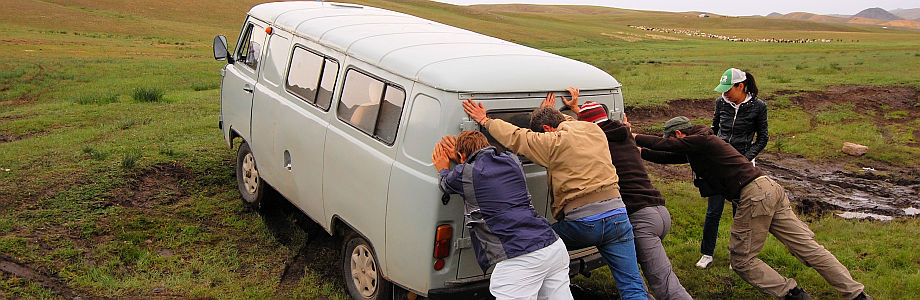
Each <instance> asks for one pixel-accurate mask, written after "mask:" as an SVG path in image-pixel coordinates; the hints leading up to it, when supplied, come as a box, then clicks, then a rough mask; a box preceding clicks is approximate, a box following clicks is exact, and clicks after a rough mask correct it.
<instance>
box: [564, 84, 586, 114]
mask: <svg viewBox="0 0 920 300" xmlns="http://www.w3.org/2000/svg"><path fill="white" fill-rule="evenodd" d="M565 90H566V91H569V94H570V95H572V98H571V99H565V96H560V98H562V103H565V106H568V107H569V109H571V110H572V111H573V112H575V113H576V114H577V113H578V112H579V111H581V108H580V107H578V89H577V88H575V87H569V88H567V89H565Z"/></svg>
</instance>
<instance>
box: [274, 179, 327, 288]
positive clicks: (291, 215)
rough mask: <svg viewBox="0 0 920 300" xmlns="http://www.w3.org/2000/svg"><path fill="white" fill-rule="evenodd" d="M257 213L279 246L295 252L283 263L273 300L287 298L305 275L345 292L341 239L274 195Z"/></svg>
mask: <svg viewBox="0 0 920 300" xmlns="http://www.w3.org/2000/svg"><path fill="white" fill-rule="evenodd" d="M259 214H260V215H261V216H262V220H263V221H264V222H265V225H266V226H268V228H269V230H270V231H271V233H272V235H273V236H274V237H275V239H276V240H277V241H278V242H279V243H281V244H282V245H284V246H286V247H287V248H290V249H297V250H296V251H295V252H294V253H292V255H293V256H292V257H291V258H290V260H289V261H288V262H287V263H286V264H285V267H284V272H282V274H281V277H280V279H279V284H278V288H277V289H276V291H275V298H276V299H285V298H287V295H290V294H291V292H293V291H294V289H296V288H297V287H298V286H299V285H300V281H301V279H302V278H303V277H305V276H307V275H308V274H309V275H315V276H314V277H315V278H324V279H326V280H325V281H331V282H333V284H335V285H336V286H338V287H341V288H342V289H344V287H345V283H344V281H343V276H342V271H341V268H340V267H339V266H340V265H341V253H340V251H341V240H339V239H338V238H337V237H334V236H331V235H329V234H328V233H326V231H325V230H324V229H323V228H322V227H321V226H320V225H319V224H317V223H316V222H313V220H312V219H310V218H309V217H307V215H306V214H304V213H303V212H301V211H300V209H298V208H297V207H296V206H294V205H293V204H291V203H290V202H288V201H287V200H285V199H284V198H282V197H281V196H280V195H278V194H277V193H272V195H271V197H269V201H267V203H265V204H263V206H262V209H261V210H260V211H259ZM304 236H305V237H306V238H304Z"/></svg>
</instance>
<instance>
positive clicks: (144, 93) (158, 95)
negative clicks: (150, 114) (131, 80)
mask: <svg viewBox="0 0 920 300" xmlns="http://www.w3.org/2000/svg"><path fill="white" fill-rule="evenodd" d="M132 97H133V98H134V101H138V102H160V101H162V100H163V90H160V89H159V88H155V87H152V88H144V87H140V88H136V89H134V94H133V95H132Z"/></svg>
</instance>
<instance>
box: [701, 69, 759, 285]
mask: <svg viewBox="0 0 920 300" xmlns="http://www.w3.org/2000/svg"><path fill="white" fill-rule="evenodd" d="M715 91H717V92H720V93H722V96H721V97H719V98H718V99H716V108H715V112H714V114H713V116H712V127H711V128H712V132H713V133H715V134H716V136H718V137H719V138H721V139H722V140H723V141H725V142H727V143H728V144H729V145H731V146H732V147H734V148H735V150H738V152H739V153H741V155H744V157H746V158H747V159H748V160H750V161H752V162H753V161H754V158H755V157H757V154H759V153H760V151H762V150H763V149H764V147H766V146H767V141H768V140H769V135H768V133H767V103H765V102H764V101H763V100H760V98H757V92H758V91H757V83H756V82H755V81H754V76H753V75H751V73H748V72H744V71H741V70H739V69H735V68H731V69H728V70H726V71H725V73H723V74H722V78H721V80H719V85H718V86H716V88H715ZM755 136H756V139H755ZM725 200H726V199H725V198H724V197H722V195H715V196H711V197H709V205H708V207H707V208H706V221H705V222H704V223H703V240H702V242H701V243H700V253H702V254H703V256H702V257H701V258H700V260H699V261H698V262H697V263H696V266H697V267H698V268H700V269H705V268H706V267H707V266H709V263H711V262H712V255H713V254H714V252H715V248H716V238H717V237H718V235H719V220H720V219H721V218H722V210H723V209H724V207H725ZM728 200H731V199H728ZM732 212H734V206H732Z"/></svg>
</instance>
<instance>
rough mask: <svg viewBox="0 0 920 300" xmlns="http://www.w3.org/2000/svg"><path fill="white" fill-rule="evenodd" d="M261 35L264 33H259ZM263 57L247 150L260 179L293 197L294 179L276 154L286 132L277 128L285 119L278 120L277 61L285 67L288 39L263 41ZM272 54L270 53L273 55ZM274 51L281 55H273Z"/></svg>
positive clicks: (273, 37)
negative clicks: (256, 166)
mask: <svg viewBox="0 0 920 300" xmlns="http://www.w3.org/2000/svg"><path fill="white" fill-rule="evenodd" d="M262 33H263V34H264V30H263V31H262ZM266 42H267V43H266V45H265V48H267V50H266V53H265V54H264V55H263V59H262V61H261V62H260V65H261V69H262V70H261V72H260V74H259V75H260V76H259V81H258V82H257V83H256V88H255V90H254V91H253V99H252V127H251V128H252V137H251V139H250V143H249V146H250V148H251V149H252V153H253V155H254V156H255V159H256V163H257V164H258V169H259V177H261V178H262V179H263V180H264V181H266V182H268V183H269V184H271V186H272V187H273V188H274V189H275V190H277V191H278V192H279V193H281V195H283V196H285V197H293V196H295V195H294V190H295V189H296V187H295V186H294V178H293V177H292V176H291V175H290V172H288V171H286V170H284V165H283V164H282V153H280V152H278V145H277V143H278V142H279V138H280V135H282V131H283V130H284V129H285V127H284V125H282V124H279V123H280V122H282V121H283V120H284V119H282V118H278V116H280V115H281V114H282V113H284V111H285V109H284V108H282V106H284V103H283V102H284V97H283V96H282V93H284V90H283V87H282V86H281V85H280V83H279V79H280V77H281V75H279V74H278V72H279V69H278V66H277V65H276V64H277V63H278V60H281V61H282V63H283V64H284V65H285V66H286V65H287V63H286V62H283V61H284V59H283V58H281V57H287V56H288V55H287V51H288V49H290V46H291V40H290V35H286V34H284V33H283V32H277V33H275V34H272V35H271V36H269V37H268V38H267V39H266ZM272 50H273V51H272ZM274 51H280V53H276V52H274Z"/></svg>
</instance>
